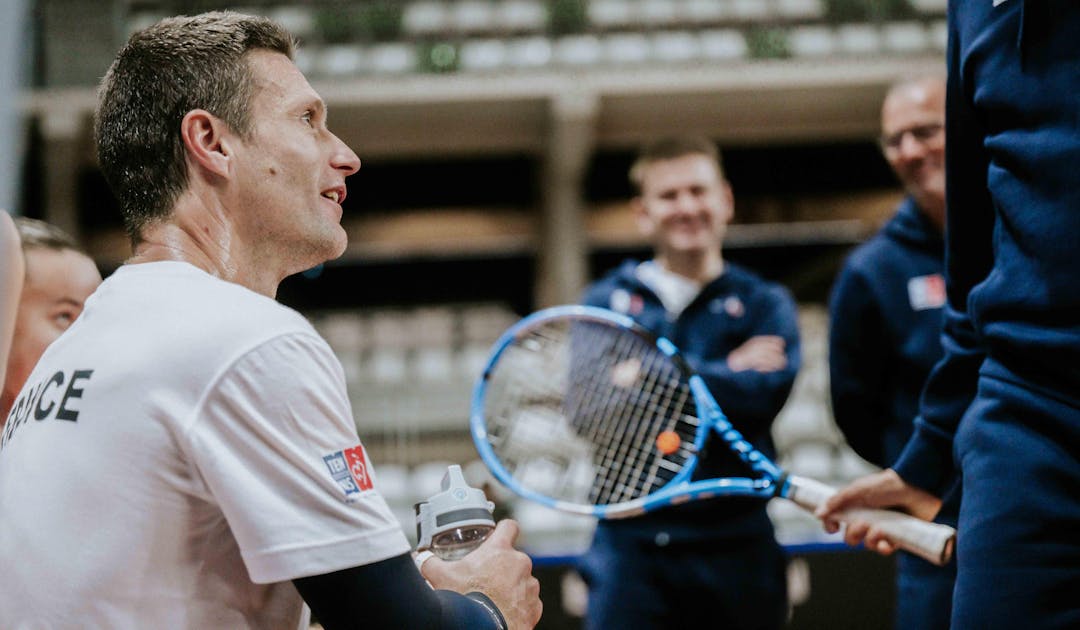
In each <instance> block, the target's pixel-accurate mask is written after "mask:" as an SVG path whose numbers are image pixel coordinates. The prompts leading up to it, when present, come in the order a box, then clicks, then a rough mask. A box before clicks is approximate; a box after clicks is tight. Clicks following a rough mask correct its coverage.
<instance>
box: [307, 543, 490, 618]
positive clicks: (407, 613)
mask: <svg viewBox="0 0 1080 630" xmlns="http://www.w3.org/2000/svg"><path fill="white" fill-rule="evenodd" d="M293 584H295V585H296V590H297V591H299V592H300V596H301V597H303V598H304V601H305V602H307V604H308V606H310V607H311V612H312V614H313V615H314V617H315V619H316V620H318V622H319V623H320V624H322V626H323V627H324V628H326V630H343V629H353V628H356V629H359V628H363V629H364V630H379V629H381V628H385V629H387V630H397V629H399V628H431V629H432V630H450V629H454V628H460V629H469V630H473V629H478V630H485V629H488V628H490V629H492V630H505V628H506V622H505V620H504V619H503V617H502V614H501V613H500V612H499V610H498V609H497V608H496V607H495V605H494V604H493V603H492V602H491V600H490V599H488V598H487V597H486V596H484V595H482V594H480V593H469V595H460V594H458V593H454V592H452V591H443V590H438V591H437V590H433V589H432V588H431V587H430V586H428V585H427V583H426V582H425V581H424V578H423V577H421V575H420V572H419V571H417V570H416V565H414V564H413V561H412V558H411V557H410V556H409V554H403V555H400V556H395V557H393V558H389V559H387V560H383V561H381V562H376V563H374V564H368V565H364V566H359V567H353V568H351V569H343V570H341V571H335V572H333V573H326V574H324V575H315V576H311V577H305V578H297V579H295V580H293Z"/></svg>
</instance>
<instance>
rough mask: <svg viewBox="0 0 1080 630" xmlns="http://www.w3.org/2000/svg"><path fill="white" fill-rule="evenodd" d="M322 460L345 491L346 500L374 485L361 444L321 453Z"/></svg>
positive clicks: (355, 496)
mask: <svg viewBox="0 0 1080 630" xmlns="http://www.w3.org/2000/svg"><path fill="white" fill-rule="evenodd" d="M323 461H324V462H326V467H327V468H328V469H329V470H330V476H331V477H333V478H334V481H336V482H337V484H338V486H339V487H340V488H341V490H342V491H343V492H344V493H345V500H346V501H349V500H352V499H355V498H357V497H359V496H360V493H362V492H366V491H367V490H371V489H372V488H374V487H375V485H374V484H373V483H372V480H371V475H370V474H368V462H367V457H366V456H365V455H364V447H363V446H361V445H359V444H357V445H356V446H354V447H352V448H347V449H345V450H342V451H337V452H334V453H330V454H329V455H323Z"/></svg>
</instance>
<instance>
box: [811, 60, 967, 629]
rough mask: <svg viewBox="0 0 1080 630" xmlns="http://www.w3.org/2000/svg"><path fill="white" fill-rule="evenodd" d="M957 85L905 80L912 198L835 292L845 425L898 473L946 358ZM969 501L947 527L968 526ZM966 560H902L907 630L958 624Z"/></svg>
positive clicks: (895, 120)
mask: <svg viewBox="0 0 1080 630" xmlns="http://www.w3.org/2000/svg"><path fill="white" fill-rule="evenodd" d="M944 120H945V81H944V79H942V78H937V77H926V78H919V79H915V80H905V81H902V82H899V83H897V84H895V85H893V86H892V87H891V88H890V89H889V91H888V93H887V95H886V97H885V101H884V103H883V105H882V108H881V129H882V137H881V148H882V152H883V154H884V156H885V159H886V160H887V161H888V163H889V166H891V167H892V169H893V171H894V172H895V173H896V175H897V177H898V178H899V179H900V182H901V183H902V184H903V186H904V190H905V191H906V192H907V197H905V198H904V200H903V202H901V204H900V207H899V209H898V210H897V212H896V214H895V215H894V216H893V218H892V219H891V220H890V221H889V222H888V223H886V224H885V226H884V227H883V228H882V229H881V231H880V232H879V233H878V234H877V235H876V236H874V238H872V239H870V241H868V242H867V243H864V244H863V245H861V246H860V247H858V248H857V249H856V250H855V251H854V252H853V253H852V254H851V256H850V257H849V258H848V260H847V262H846V263H845V264H844V268H843V269H842V270H841V272H840V276H839V278H838V279H837V281H836V285H835V287H834V289H833V295H832V300H831V304H830V310H831V314H832V317H831V330H830V335H829V369H830V376H831V379H830V387H831V391H832V401H833V412H834V414H835V417H836V423H837V425H838V426H839V427H840V429H841V430H842V431H843V433H844V435H845V437H846V438H847V441H848V443H849V444H850V445H851V447H852V448H853V449H854V450H855V452H856V453H858V454H859V455H860V456H862V457H863V458H864V459H866V460H867V461H869V462H871V463H873V464H875V465H877V466H880V467H883V468H884V467H887V466H889V465H891V464H892V462H893V461H895V460H896V458H897V457H898V456H899V454H900V451H901V450H902V449H903V446H904V444H905V443H906V442H907V440H908V438H909V437H910V436H911V433H912V427H913V424H912V423H913V420H914V418H915V416H916V415H917V414H918V407H919V394H920V392H921V390H922V386H923V383H924V382H925V381H926V378H927V376H928V375H929V373H930V370H931V368H932V367H933V366H934V364H935V363H937V361H938V360H939V359H940V358H941V356H942V353H943V351H942V347H941V340H940V336H941V327H942V307H943V306H944V304H945V282H944V277H943V271H944V251H945V243H944V240H943V238H942V235H943V232H944V226H945V129H944ZM956 503H958V497H957V498H956V499H954V500H953V501H952V502H951V503H949V504H947V505H946V508H945V509H943V510H942V513H941V514H940V515H939V517H938V521H939V522H945V523H948V524H950V525H955V524H956V512H957V505H955V504H956ZM955 573H956V563H955V561H954V562H951V563H950V564H949V566H947V567H944V568H940V567H936V566H934V565H931V564H930V563H928V562H926V561H925V560H922V559H920V558H917V557H915V556H913V555H910V554H907V553H902V554H901V555H900V557H899V559H898V576H897V606H896V613H897V617H896V627H897V628H931V629H932V628H948V627H949V611H950V609H951V604H952V588H953V582H954V579H955Z"/></svg>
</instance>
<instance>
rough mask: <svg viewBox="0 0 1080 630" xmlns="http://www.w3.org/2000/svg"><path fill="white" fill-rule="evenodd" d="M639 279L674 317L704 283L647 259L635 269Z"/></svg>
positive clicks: (688, 303) (696, 294)
mask: <svg viewBox="0 0 1080 630" xmlns="http://www.w3.org/2000/svg"><path fill="white" fill-rule="evenodd" d="M634 273H635V275H637V277H638V280H641V281H642V282H643V283H644V284H645V286H647V287H649V288H650V289H652V291H653V293H655V294H656V297H658V298H660V303H661V304H663V305H664V310H665V311H667V312H668V313H670V314H671V316H672V318H673V319H674V318H675V317H678V316H679V315H680V314H681V313H682V312H683V311H684V310H686V307H687V306H690V303H691V302H693V301H694V298H696V297H697V296H698V293H701V287H702V286H703V285H702V283H700V282H697V281H696V280H691V279H690V278H687V277H685V276H680V275H679V274H677V273H674V272H672V271H668V270H667V269H664V268H663V267H661V266H660V265H658V264H657V263H656V261H653V260H647V261H645V262H643V263H641V264H639V265H638V266H637V269H636V270H635V271H634Z"/></svg>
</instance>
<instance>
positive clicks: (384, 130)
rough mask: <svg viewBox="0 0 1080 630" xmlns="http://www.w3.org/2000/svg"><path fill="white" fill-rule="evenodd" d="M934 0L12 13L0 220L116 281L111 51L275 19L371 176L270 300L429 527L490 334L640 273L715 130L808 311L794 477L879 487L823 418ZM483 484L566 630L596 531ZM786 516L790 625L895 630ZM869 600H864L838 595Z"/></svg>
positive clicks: (858, 556) (840, 552) (334, 4)
mask: <svg viewBox="0 0 1080 630" xmlns="http://www.w3.org/2000/svg"><path fill="white" fill-rule="evenodd" d="M945 4H946V0H396V1H391V0H368V1H361V0H354V1H353V2H340V1H335V0H322V1H317V0H293V1H291V2H290V1H286V0H248V1H247V2H245V3H243V4H234V3H228V2H218V1H212V0H5V4H4V7H3V8H2V9H0V22H2V23H3V27H2V31H0V41H2V44H0V45H2V48H0V61H2V62H3V63H0V113H2V118H0V167H3V168H4V173H5V177H4V178H3V183H2V186H0V207H2V206H6V207H7V208H9V209H11V210H14V211H15V212H16V213H19V214H25V215H29V216H33V217H37V218H42V219H45V220H47V221H50V222H52V223H55V224H57V225H59V226H61V227H63V228H64V229H66V230H68V231H69V232H71V233H73V234H76V235H77V236H78V238H79V239H80V240H81V241H82V242H83V243H85V244H86V245H87V247H88V248H89V250H90V252H91V253H92V255H93V256H94V258H95V259H96V261H97V263H98V265H99V266H100V267H101V269H102V272H103V273H104V274H108V273H109V272H111V271H112V270H113V269H115V267H116V266H117V265H119V264H120V263H121V262H122V261H123V260H124V258H125V257H126V256H127V255H128V253H129V249H128V245H127V241H126V239H125V237H124V235H123V231H122V229H121V227H120V218H119V212H118V210H117V206H116V203H115V201H114V199H113V198H112V195H111V193H110V192H109V190H108V187H107V186H106V185H105V182H104V180H103V179H102V177H101V175H100V172H99V171H98V169H97V166H96V164H95V155H94V147H93V137H92V135H93V134H92V121H91V119H92V113H93V107H94V101H95V86H96V84H97V82H98V80H99V79H100V78H101V76H102V75H103V74H104V72H105V70H106V68H107V67H108V65H109V63H110V61H111V59H112V57H113V55H114V54H115V52H116V51H117V50H118V49H119V48H120V47H121V46H122V45H123V43H124V41H125V40H126V38H127V36H128V35H129V34H130V33H131V32H132V31H134V30H136V29H138V28H141V27H143V26H146V25H149V24H151V23H153V22H154V21H156V20H158V19H159V18H161V17H164V16H167V15H175V14H190V13H197V12H202V11H205V10H211V9H223V8H229V9H234V10H237V11H242V12H246V13H255V14H263V15H267V16H269V17H271V18H274V19H276V20H278V21H279V22H281V23H282V24H284V25H285V26H286V27H287V28H289V29H290V30H291V31H292V32H293V33H294V35H296V36H297V38H298V39H299V40H300V43H301V47H300V50H299V53H298V56H297V59H296V61H297V64H298V65H299V66H300V68H301V69H302V70H303V71H304V72H305V73H306V74H307V76H308V77H309V79H310V80H311V82H312V84H313V85H314V87H315V89H316V90H317V91H319V92H320V93H321V94H322V95H323V97H324V98H325V100H326V101H327V103H328V105H329V107H330V127H331V129H332V130H333V131H334V132H335V133H337V134H338V135H339V136H340V137H341V138H342V139H343V140H345V142H347V143H348V144H349V145H350V146H351V147H352V148H353V149H354V150H355V151H356V152H357V154H358V155H359V156H360V158H361V160H362V161H363V168H362V169H361V170H360V172H359V173H358V174H357V175H355V176H353V177H352V178H351V179H350V180H349V195H348V199H347V200H346V202H345V216H344V219H343V223H344V225H345V227H346V229H347V231H348V232H349V235H350V245H349V248H348V250H347V251H346V253H345V255H344V256H343V257H342V258H340V259H339V260H335V261H332V262H329V263H327V264H326V265H324V266H322V267H320V268H317V269H314V270H311V271H309V272H307V273H305V274H301V275H298V276H295V277H293V278H290V279H289V280H287V281H286V282H285V283H284V284H283V285H282V287H281V290H280V293H279V299H280V300H281V301H282V302H284V303H286V304H288V305H289V306H292V307H294V308H296V309H298V310H300V311H301V312H302V313H304V314H306V315H307V316H309V317H310V318H311V320H312V321H313V322H314V323H315V325H316V326H317V327H318V328H319V330H320V331H321V332H322V333H323V334H324V336H325V337H326V338H327V340H328V341H329V342H330V344H331V345H332V346H333V348H334V349H335V351H336V352H337V353H338V356H339V357H340V359H341V361H342V363H343V365H344V366H345V370H346V374H347V377H348V380H349V388H350V395H351V398H352V403H353V409H354V413H355V416H356V420H357V424H358V427H359V430H360V433H361V436H362V437H363V439H364V442H365V444H366V446H367V447H368V449H369V451H370V452H371V453H372V455H373V459H374V460H375V462H376V466H377V475H378V481H379V486H380V489H381V491H382V492H383V493H384V494H385V495H386V496H387V498H388V499H389V500H390V502H391V504H392V506H393V507H394V509H395V510H396V511H397V512H398V514H399V517H400V518H401V520H402V522H403V524H404V525H405V528H406V531H407V532H409V533H410V535H414V534H415V530H414V527H413V519H412V509H413V504H414V503H415V502H416V501H418V500H422V499H424V498H426V497H427V496H428V495H430V494H432V493H434V492H436V491H437V490H438V484H439V480H440V479H441V477H442V475H443V473H444V472H445V469H446V465H447V464H448V463H461V464H463V465H464V467H465V469H466V472H467V475H468V476H469V479H470V480H471V481H472V482H473V483H475V484H477V485H479V484H484V483H486V482H488V481H489V480H488V479H487V478H486V474H485V472H484V470H483V466H482V465H480V464H479V462H478V461H477V460H476V455H475V450H474V448H473V447H472V443H471V440H470V439H469V435H468V421H467V419H468V413H469V397H470V394H471V389H472V384H473V382H474V380H475V378H476V376H477V375H478V373H479V370H480V368H481V366H482V365H483V362H484V360H485V358H486V355H487V353H488V350H489V348H490V346H491V344H492V342H493V341H494V340H495V338H496V337H497V336H498V335H499V333H501V332H502V331H503V330H504V329H505V328H506V327H507V326H509V325H510V324H512V323H513V322H514V321H515V320H516V319H517V318H518V317H520V316H521V315H524V314H525V313H527V312H529V311H531V310H534V309H537V308H540V307H544V306H549V305H553V304H559V303H566V302H574V301H576V300H577V298H578V295H579V292H580V291H581V289H582V288H583V287H584V286H585V284H586V283H587V282H588V281H589V280H591V279H593V278H595V277H597V276H598V275H600V274H602V273H604V272H605V271H607V270H609V269H610V268H611V267H613V266H614V265H616V264H617V263H618V262H619V261H620V260H621V259H623V258H624V257H627V256H635V257H639V258H644V257H648V256H649V247H648V243H646V242H644V241H643V240H642V239H641V237H640V236H639V235H638V233H637V230H636V228H635V226H634V224H633V222H632V219H631V214H630V211H629V208H628V204H627V200H628V198H629V197H630V196H631V194H632V190H631V188H630V186H629V184H628V182H627V178H626V172H627V169H628V168H629V165H630V162H631V160H632V159H633V156H634V152H635V150H636V148H637V147H638V145H639V144H640V143H641V142H642V141H645V140H647V139H650V138H654V137H655V136H657V135H660V134H668V133H700V134H704V135H707V136H709V137H710V138H713V139H714V140H716V142H717V143H718V144H719V146H720V147H721V149H722V150H723V153H724V162H725V167H726V170H727V174H728V177H729V179H730V180H731V183H732V186H733V188H734V192H735V197H736V219H735V224H734V225H733V226H732V227H731V228H730V230H729V234H728V237H727V240H726V243H725V249H724V254H725V257H727V258H729V259H730V260H733V261H735V262H738V263H741V264H744V265H746V266H749V267H750V268H752V269H754V270H755V271H757V272H758V273H760V274H762V275H764V276H766V277H768V278H771V279H774V280H777V281H779V282H782V283H784V284H785V285H786V286H788V287H789V288H790V289H791V290H792V291H793V292H794V294H795V296H796V298H797V299H798V301H799V303H800V309H801V314H800V325H801V332H802V336H803V357H804V364H803V366H802V370H801V372H800V375H799V378H798V380H797V382H796V386H795V390H794V392H793V394H792V396H791V398H790V400H789V402H788V405H787V407H786V408H785V410H784V411H783V413H782V414H781V416H780V418H779V419H778V420H777V422H776V425H775V428H774V434H775V438H776V441H777V445H778V447H779V448H780V451H781V455H782V457H781V460H782V463H783V464H785V465H787V466H788V467H789V468H790V469H792V470H794V471H796V472H799V473H803V474H807V475H811V476H814V477H817V478H820V479H822V480H825V481H829V482H832V483H834V484H841V483H843V482H844V481H846V480H848V479H851V478H853V477H854V476H857V475H859V474H862V473H865V472H867V471H868V470H870V467H869V465H868V464H866V463H865V462H864V461H862V460H861V459H859V458H858V457H857V456H856V455H854V454H853V453H852V452H851V451H850V449H848V447H847V446H846V445H845V443H844V440H843V438H842V436H841V435H840V434H839V432H838V431H837V429H836V428H835V425H834V424H833V420H832V416H831V412H830V409H829V403H828V383H827V379H828V369H827V363H826V361H827V356H826V355H827V351H826V341H827V340H826V334H827V329H828V322H827V313H826V308H825V303H826V300H827V296H828V291H829V288H830V286H831V284H832V281H833V278H834V276H835V274H836V272H837V271H838V269H839V265H840V263H841V262H842V260H843V258H844V256H845V254H846V253H847V252H848V251H849V250H850V248H851V247H852V246H854V245H856V244H858V243H859V242H861V241H863V240H864V239H866V238H867V237H868V236H869V235H871V234H872V233H873V232H874V231H875V230H876V229H877V228H878V227H879V226H880V224H881V223H882V222H883V221H884V220H885V219H886V218H888V217H889V216H890V215H891V214H892V212H893V210H894V208H895V206H896V204H897V202H898V201H899V200H900V198H901V196H902V192H901V191H900V189H899V186H898V185H897V183H896V181H895V179H894V178H893V176H892V173H891V171H890V170H889V168H888V166H887V164H886V163H885V161H884V160H883V159H882V157H881V154H880V151H879V149H878V145H877V137H878V133H879V124H880V118H879V112H880V105H881V100H882V98H883V97H884V94H885V90H886V88H887V86H888V85H889V84H890V83H891V82H893V81H894V80H896V79H897V78H900V77H905V76H910V75H915V74H920V73H926V72H932V73H941V72H942V71H943V69H944V60H943V57H944V49H945V43H946V34H945V33H946V29H945V17H944V14H945ZM487 489H488V491H489V496H491V498H493V499H495V500H496V502H498V503H499V507H500V509H501V510H504V511H505V512H506V513H511V514H513V515H514V516H515V517H516V518H518V519H519V520H520V521H521V525H522V529H523V536H522V540H521V542H522V544H523V545H524V546H525V548H526V549H527V550H529V551H530V552H532V553H533V555H534V557H535V558H536V559H537V568H538V571H539V572H541V576H542V581H543V584H544V589H545V595H544V599H545V603H546V606H545V619H544V621H543V622H542V627H552V628H556V627H565V628H573V627H576V626H575V623H576V615H577V613H578V612H579V611H580V606H581V605H582V604H581V593H580V589H579V588H578V585H576V584H575V582H574V578H573V574H572V572H570V571H568V570H567V567H569V566H570V564H571V563H572V562H573V559H574V556H575V555H576V554H577V553H579V552H580V551H581V550H583V549H584V547H585V546H586V545H587V543H588V540H589V535H590V532H591V530H592V526H593V524H592V523H591V522H590V521H589V520H588V519H582V518H578V517H568V516H565V515H562V514H559V513H555V512H552V511H549V510H546V509H545V508H539V507H537V506H532V505H526V504H522V503H518V502H515V501H514V500H513V498H512V497H510V496H507V495H506V494H505V492H503V491H501V490H500V489H499V488H498V487H497V486H496V485H493V484H490V483H489V484H488V485H487ZM774 508H775V509H774ZM785 508H787V506H785V505H782V504H781V502H773V505H771V506H770V509H773V515H774V517H775V520H776V522H777V524H778V527H779V536H780V538H781V540H782V542H785V543H787V544H788V545H789V548H790V549H791V550H792V554H793V563H792V585H793V592H792V596H793V599H794V601H795V603H796V604H797V605H796V607H795V610H794V615H793V622H792V625H793V627H798V626H800V625H801V627H832V628H838V627H861V628H868V627H869V628H872V627H886V626H887V625H888V619H889V614H891V608H890V606H891V597H892V593H891V588H892V575H891V561H888V560H886V559H881V558H877V557H876V556H874V557H872V556H870V554H867V553H866V552H858V551H847V550H844V549H842V548H841V546H840V545H838V544H836V542H835V539H833V538H829V537H825V536H824V535H823V534H822V533H821V531H820V528H819V527H818V526H817V524H815V523H814V522H813V521H812V520H810V519H809V518H808V517H804V516H802V515H801V514H800V513H798V512H794V513H793V512H792V510H789V509H785ZM854 586H857V587H858V588H859V589H860V591H861V592H862V593H865V595H864V596H861V597H860V598H849V596H848V594H847V593H846V592H845V591H846V590H848V589H850V588H851V587H854ZM830 598H835V599H830ZM851 599H857V600H859V601H850V600H851ZM837 606H843V607H844V613H845V614H844V616H843V617H838V618H830V615H835V614H836V611H832V612H830V611H831V609H833V608H836V607H837ZM852 614H854V615H855V617H852V616H851V615H852ZM859 615H861V617H860V616H859ZM853 619H854V620H855V621H853ZM852 624H854V625H852Z"/></svg>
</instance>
